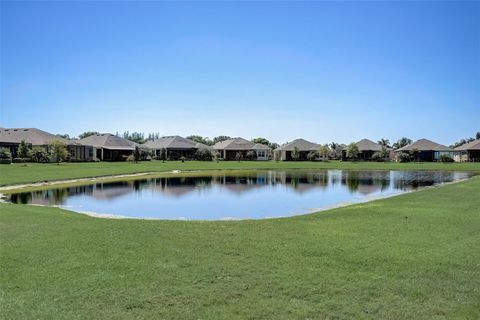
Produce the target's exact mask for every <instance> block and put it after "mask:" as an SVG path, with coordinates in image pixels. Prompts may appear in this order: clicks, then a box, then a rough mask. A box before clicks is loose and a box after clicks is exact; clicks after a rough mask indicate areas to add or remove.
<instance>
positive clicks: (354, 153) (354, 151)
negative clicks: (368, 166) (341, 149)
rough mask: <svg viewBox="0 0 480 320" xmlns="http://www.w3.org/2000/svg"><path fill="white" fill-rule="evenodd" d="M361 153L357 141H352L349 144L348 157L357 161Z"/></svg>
mask: <svg viewBox="0 0 480 320" xmlns="http://www.w3.org/2000/svg"><path fill="white" fill-rule="evenodd" d="M359 153H360V150H358V146H357V144H356V143H354V142H352V143H350V144H349V145H348V146H347V158H350V159H352V160H354V161H355V160H356V159H357V158H358V154H359Z"/></svg>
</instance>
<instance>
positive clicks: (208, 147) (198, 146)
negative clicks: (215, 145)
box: [195, 142, 212, 150]
mask: <svg viewBox="0 0 480 320" xmlns="http://www.w3.org/2000/svg"><path fill="white" fill-rule="evenodd" d="M195 148H196V149H207V150H210V149H212V147H210V146H207V145H206V144H203V143H200V142H197V143H196V144H195Z"/></svg>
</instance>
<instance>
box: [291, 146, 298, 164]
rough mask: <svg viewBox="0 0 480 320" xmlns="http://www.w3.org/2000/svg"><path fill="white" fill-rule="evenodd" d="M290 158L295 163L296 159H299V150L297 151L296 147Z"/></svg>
mask: <svg viewBox="0 0 480 320" xmlns="http://www.w3.org/2000/svg"><path fill="white" fill-rule="evenodd" d="M292 158H293V160H295V161H297V160H298V159H300V150H298V148H297V147H295V148H293V151H292Z"/></svg>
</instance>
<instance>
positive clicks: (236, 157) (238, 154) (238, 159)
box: [235, 152, 243, 161]
mask: <svg viewBox="0 0 480 320" xmlns="http://www.w3.org/2000/svg"><path fill="white" fill-rule="evenodd" d="M242 159H243V155H242V153H241V152H237V153H236V154H235V160H237V161H241V160H242Z"/></svg>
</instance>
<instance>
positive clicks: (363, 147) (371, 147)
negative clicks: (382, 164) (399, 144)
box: [355, 139, 382, 151]
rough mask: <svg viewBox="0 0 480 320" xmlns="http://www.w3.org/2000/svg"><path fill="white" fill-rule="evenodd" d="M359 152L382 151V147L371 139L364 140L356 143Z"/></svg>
mask: <svg viewBox="0 0 480 320" xmlns="http://www.w3.org/2000/svg"><path fill="white" fill-rule="evenodd" d="M355 144H356V145H357V147H358V150H359V151H381V150H382V146H381V145H379V144H378V143H376V142H373V141H372V140H369V139H362V140H360V141H358V142H357V143H355Z"/></svg>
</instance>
